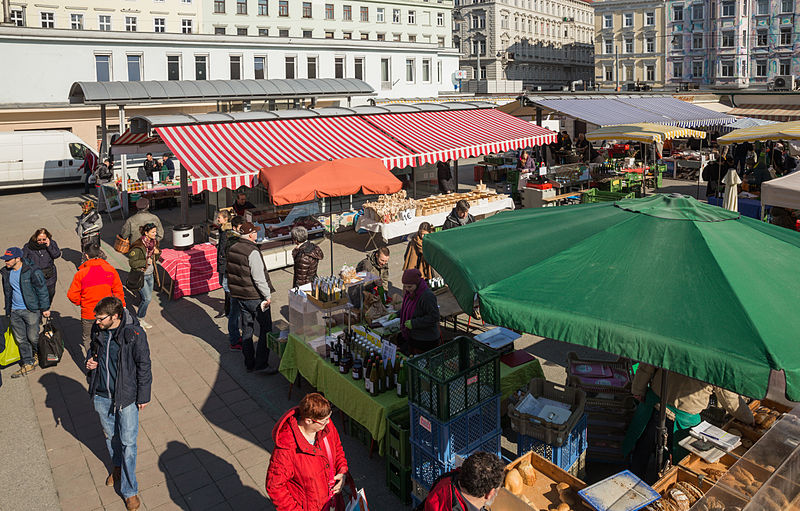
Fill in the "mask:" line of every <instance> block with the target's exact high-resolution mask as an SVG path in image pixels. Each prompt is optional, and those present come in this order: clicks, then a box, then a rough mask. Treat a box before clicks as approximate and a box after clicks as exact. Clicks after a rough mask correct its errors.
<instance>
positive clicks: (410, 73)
mask: <svg viewBox="0 0 800 511" xmlns="http://www.w3.org/2000/svg"><path fill="white" fill-rule="evenodd" d="M415 67H416V63H415V62H414V59H406V81H407V82H408V83H414V71H415V69H414V68H415Z"/></svg>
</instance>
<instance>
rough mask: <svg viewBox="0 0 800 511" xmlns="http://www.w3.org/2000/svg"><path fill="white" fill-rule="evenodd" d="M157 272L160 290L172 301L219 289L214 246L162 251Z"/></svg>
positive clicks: (199, 245) (207, 244)
mask: <svg viewBox="0 0 800 511" xmlns="http://www.w3.org/2000/svg"><path fill="white" fill-rule="evenodd" d="M159 270H160V271H159ZM156 271H158V272H159V280H160V283H161V288H160V289H161V290H162V291H164V292H165V293H167V296H168V297H169V298H171V299H174V300H177V299H178V298H181V297H184V296H191V295H196V294H201V293H207V292H209V291H213V290H215V289H219V288H220V283H219V276H218V274H217V247H216V246H215V245H213V244H212V243H199V244H197V245H194V246H193V247H191V248H189V249H187V250H173V249H170V248H165V249H163V250H162V251H161V260H160V261H159V263H158V267H157V268H156Z"/></svg>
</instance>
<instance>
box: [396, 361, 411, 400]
mask: <svg viewBox="0 0 800 511" xmlns="http://www.w3.org/2000/svg"><path fill="white" fill-rule="evenodd" d="M407 376H408V375H407V374H406V365H405V363H404V362H403V361H402V360H401V361H400V370H399V372H398V373H397V389H396V390H397V395H398V397H405V395H406V393H407V392H408V389H407V388H406V384H407V382H408V378H407Z"/></svg>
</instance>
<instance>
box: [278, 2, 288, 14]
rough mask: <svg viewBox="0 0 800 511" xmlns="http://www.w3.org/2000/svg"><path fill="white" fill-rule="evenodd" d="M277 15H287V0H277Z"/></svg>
mask: <svg viewBox="0 0 800 511" xmlns="http://www.w3.org/2000/svg"><path fill="white" fill-rule="evenodd" d="M278 16H283V17H286V16H289V0H278Z"/></svg>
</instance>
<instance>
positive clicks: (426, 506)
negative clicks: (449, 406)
mask: <svg viewBox="0 0 800 511" xmlns="http://www.w3.org/2000/svg"><path fill="white" fill-rule="evenodd" d="M504 468H505V466H504V465H503V462H502V461H500V459H499V458H498V457H497V456H496V455H494V454H491V453H488V452H483V451H478V452H475V453H473V454H472V455H471V456H470V457H469V458H467V459H466V461H464V464H463V465H461V468H457V469H455V470H453V471H452V472H448V473H446V474H444V475H443V476H441V477H440V478H439V479H438V480H437V481H436V482H435V483H434V484H433V487H432V488H431V491H430V492H429V493H428V496H427V497H426V498H425V501H424V502H423V503H422V505H421V506H420V507H419V508H417V510H418V511H480V510H483V509H484V508H485V506H487V505H490V504H491V503H492V501H494V498H495V496H496V495H497V491H498V490H499V489H500V485H501V484H503V470H504Z"/></svg>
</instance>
